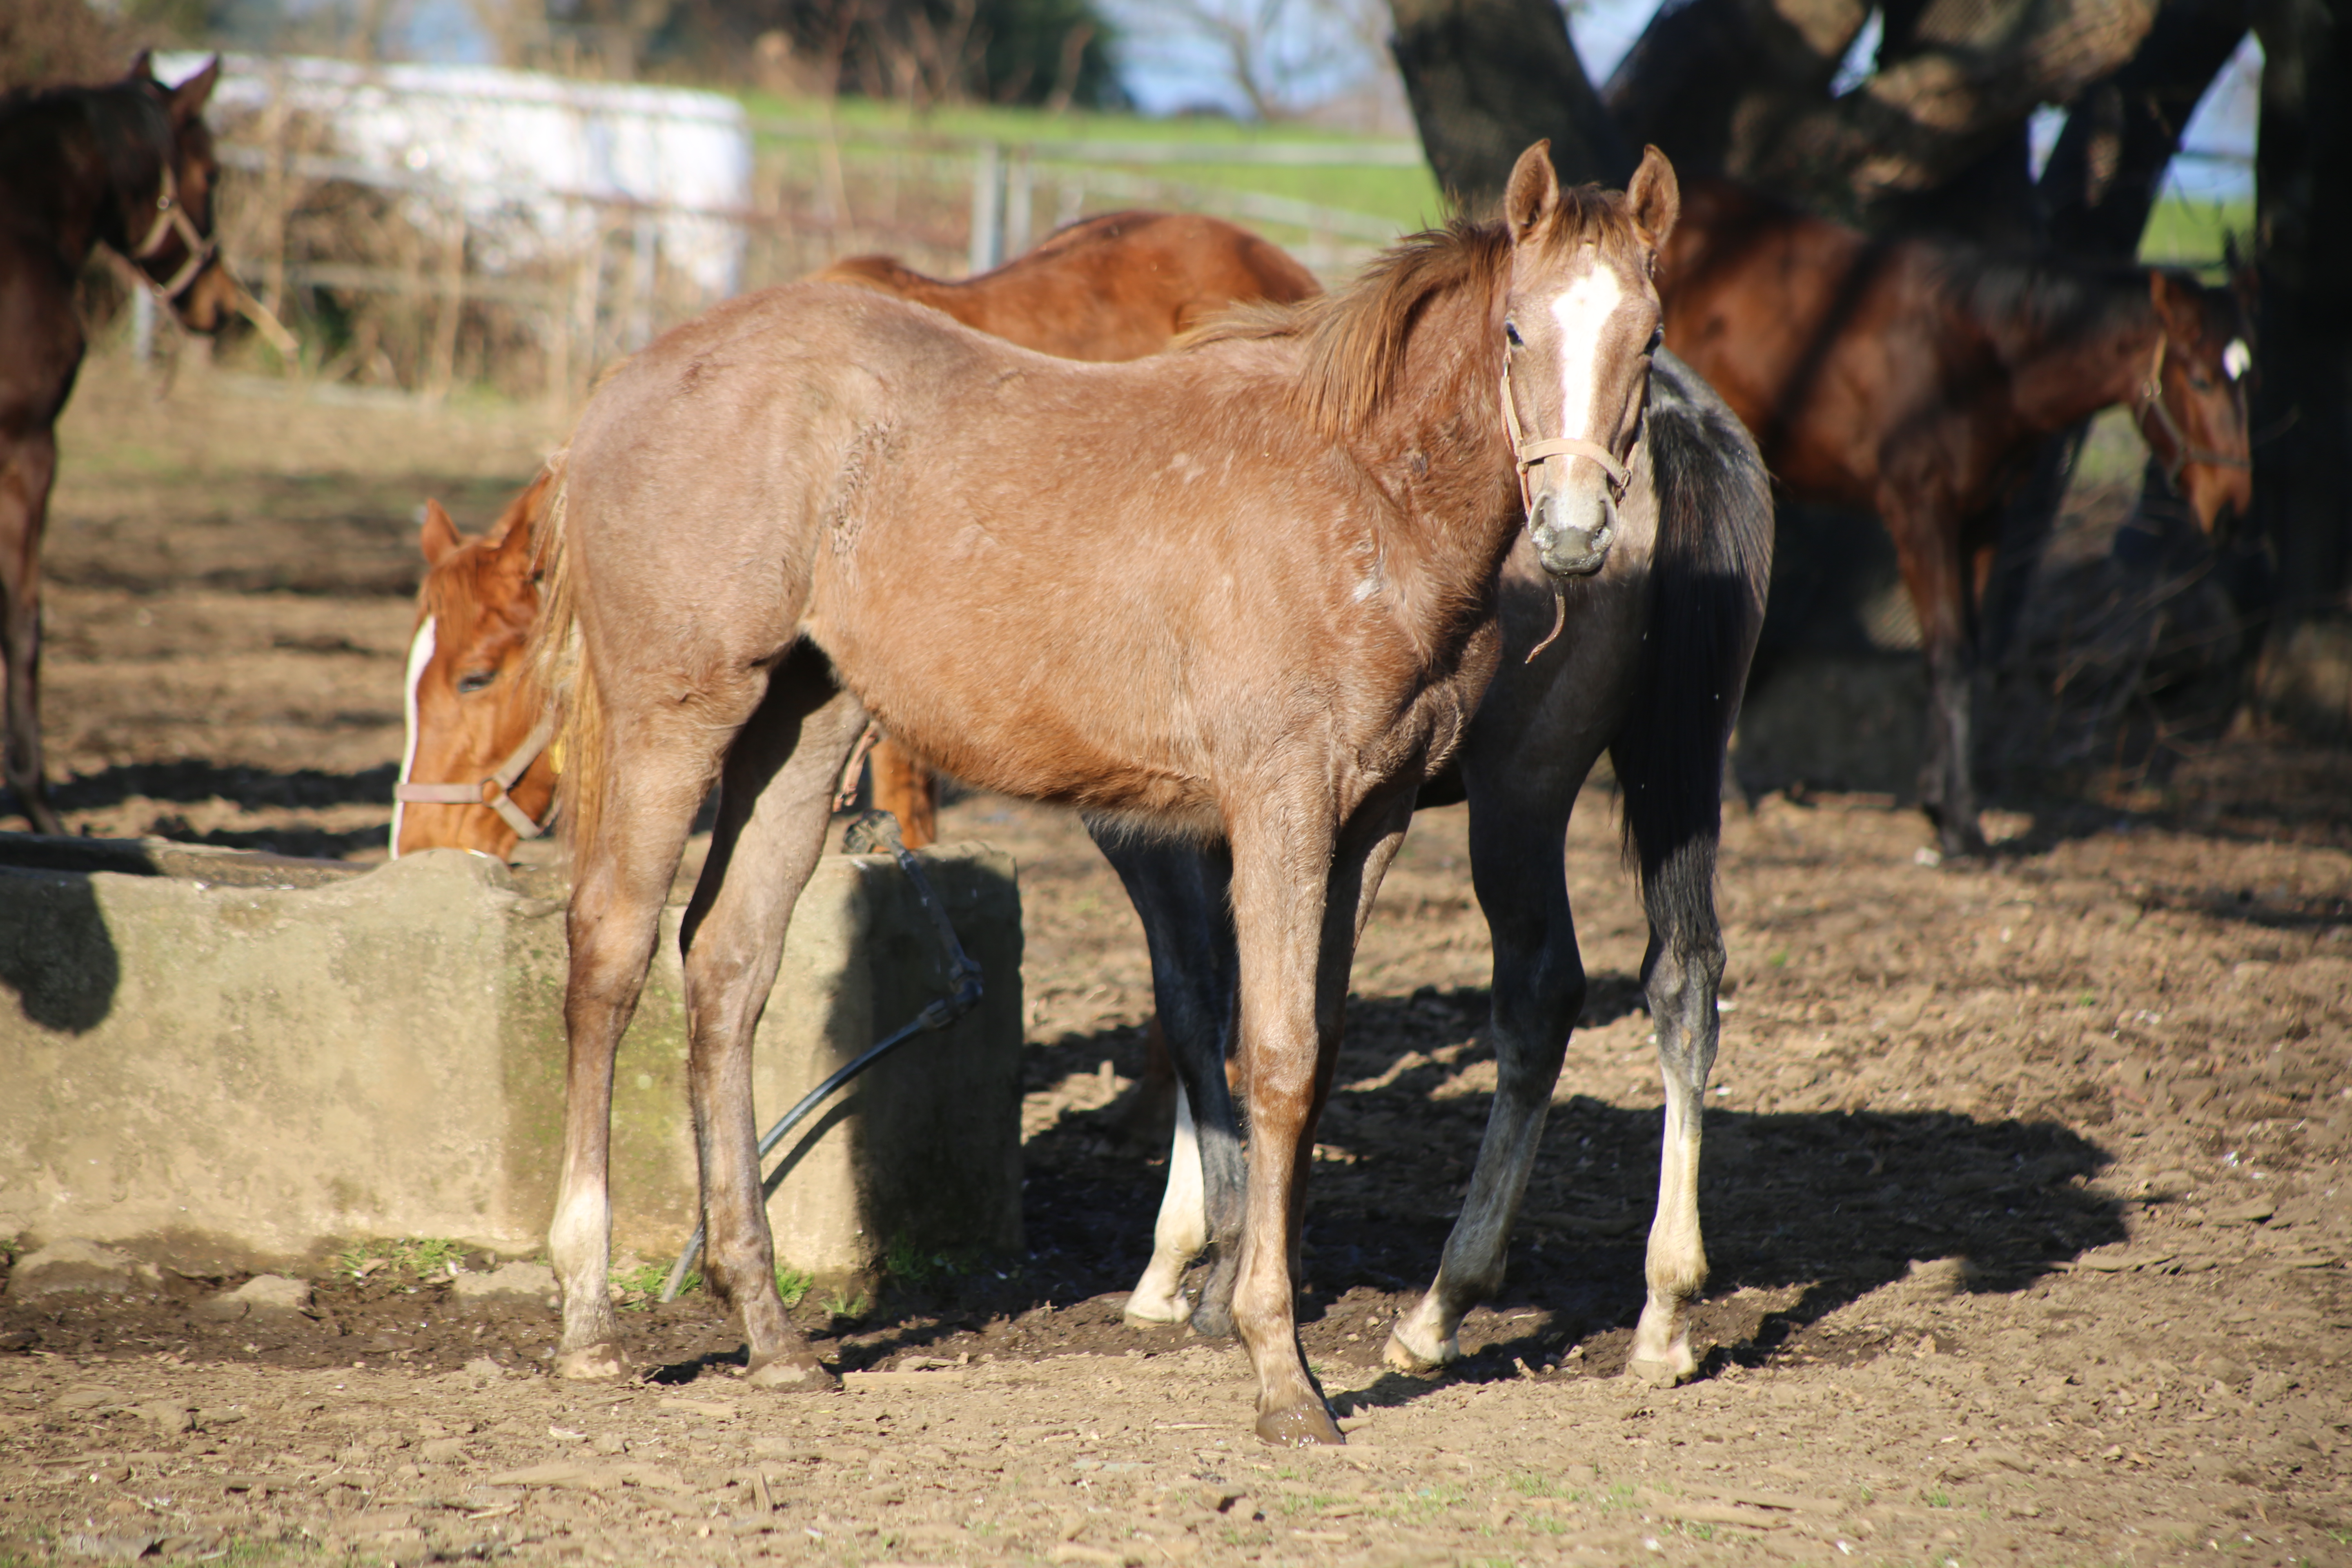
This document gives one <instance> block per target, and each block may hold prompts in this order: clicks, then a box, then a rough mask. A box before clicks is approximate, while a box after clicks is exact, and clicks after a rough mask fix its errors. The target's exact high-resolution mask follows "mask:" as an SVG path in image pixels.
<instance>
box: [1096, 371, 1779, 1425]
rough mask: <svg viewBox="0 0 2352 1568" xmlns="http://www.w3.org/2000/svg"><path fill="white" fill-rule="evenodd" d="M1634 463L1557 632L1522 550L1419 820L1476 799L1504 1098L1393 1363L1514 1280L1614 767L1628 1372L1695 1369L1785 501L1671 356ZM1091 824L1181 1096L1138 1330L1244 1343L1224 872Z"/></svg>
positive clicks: (1444, 1344)
mask: <svg viewBox="0 0 2352 1568" xmlns="http://www.w3.org/2000/svg"><path fill="white" fill-rule="evenodd" d="M1630 468H1631V472H1630V475H1629V482H1628V483H1627V485H1626V487H1625V489H1624V493H1623V494H1622V496H1621V497H1620V498H1619V500H1618V502H1617V509H1616V535H1615V542H1613V543H1612V545H1611V547H1610V552H1609V560H1608V563H1607V564H1606V565H1604V566H1603V567H1602V568H1601V570H1600V571H1599V572H1598V573H1596V574H1592V575H1591V576H1589V577H1585V578H1582V579H1580V580H1577V581H1574V582H1571V583H1569V584H1564V585H1561V586H1562V588H1563V591H1564V594H1565V598H1566V613H1565V616H1564V619H1563V622H1562V626H1561V628H1560V629H1559V635H1558V636H1557V637H1554V636H1552V635H1551V634H1552V629H1553V622H1554V616H1555V613H1556V612H1555V608H1554V604H1553V597H1552V595H1553V589H1554V587H1555V584H1554V582H1553V580H1552V579H1550V578H1549V574H1546V573H1545V571H1544V570H1543V568H1542V566H1541V564H1540V563H1539V562H1538V559H1537V556H1536V552H1534V550H1533V549H1532V548H1531V547H1530V545H1529V543H1528V541H1526V540H1524V539H1523V540H1521V541H1519V542H1517V544H1516V545H1515V546H1514V548H1513V549H1512V552H1511V554H1510V556H1509V558H1508V560H1507V562H1506V563H1505V564H1504V567H1503V576H1502V619H1501V626H1502V633H1503V658H1502V664H1501V667H1500V668H1499V670H1498V671H1497V673H1496V677H1495V679H1494V682H1493V684H1491V685H1489V686H1488V687H1487V688H1486V698H1485V700H1484V701H1482V702H1481V703H1480V705H1479V708H1478V711H1477V715H1476V717H1475V719H1473V720H1472V721H1471V723H1470V728H1469V731H1468V733H1467V734H1466V735H1465V737H1464V740H1463V742H1462V749H1461V751H1460V752H1459V753H1458V754H1457V756H1456V758H1455V761H1454V765H1453V767H1452V768H1451V769H1449V770H1448V772H1447V773H1445V774H1444V775H1442V776H1441V777H1439V778H1437V779H1435V780H1433V781H1432V782H1431V783H1430V784H1427V785H1425V786H1424V787H1423V790H1422V792H1421V796H1420V801H1419V804H1421V805H1448V804H1451V803H1452V802H1454V801H1456V800H1461V799H1465V798H1466V799H1467V800H1468V802H1469V809H1470V863H1471V876H1472V882H1473V885H1474V887H1475V889H1476V891H1477V895H1478V902H1479V906H1480V908H1481V910H1482V911H1483V912H1484V913H1485V915H1486V923H1487V929H1488V931H1489V932H1490V934H1491V937H1492V941H1493V946H1494V985H1493V998H1494V1000H1493V1014H1492V1016H1491V1018H1490V1020H1489V1023H1488V1026H1487V1038H1488V1039H1489V1040H1490V1041H1491V1042H1492V1043H1493V1045H1494V1047H1495V1056H1496V1074H1497V1081H1496V1090H1495V1098H1494V1102H1493V1106H1492V1108H1491V1110H1490V1111H1489V1112H1488V1118H1487V1125H1486V1137H1485V1140H1484V1142H1482V1143H1481V1145H1480V1147H1479V1152H1478V1163H1477V1166H1476V1168H1475V1171H1474V1172H1473V1173H1472V1176H1471V1181H1470V1191H1469V1194H1468V1196H1467V1197H1466V1198H1465V1201H1464V1203H1463V1206H1462V1212H1461V1214H1460V1215H1459V1216H1458V1217H1457V1218H1456V1220H1455V1222H1454V1230H1453V1233H1452V1234H1451V1236H1449V1237H1448V1238H1447V1240H1446V1244H1445V1250H1444V1259H1443V1261H1442V1262H1441V1264H1440V1266H1439V1268H1438V1272H1437V1277H1436V1279H1435V1281H1434V1282H1433V1284H1432V1285H1431V1286H1430V1288H1429V1289H1428V1291H1427V1292H1426V1293H1425V1294H1424V1295H1423V1298H1422V1300H1420V1302H1419V1303H1417V1304H1416V1305H1415V1306H1414V1307H1413V1308H1412V1310H1410V1311H1408V1312H1407V1313H1405V1314H1404V1316H1403V1317H1402V1318H1401V1319H1400V1320H1399V1321H1397V1323H1396V1325H1395V1327H1394V1329H1393V1330H1392V1331H1391V1334H1390V1337H1389V1342H1388V1344H1387V1347H1386V1354H1387V1359H1388V1361H1389V1363H1390V1364H1391V1365H1393V1366H1395V1367H1397V1368H1399V1369H1400V1370H1403V1371H1408V1372H1428V1371H1432V1370H1433V1369H1435V1368H1437V1367H1439V1366H1442V1365H1444V1364H1445V1363H1449V1362H1452V1361H1454V1360H1456V1359H1458V1357H1459V1356H1460V1354H1461V1347H1460V1343H1459V1341H1458V1339H1457V1337H1456V1336H1457V1331H1458V1330H1459V1329H1460V1327H1461V1323H1462V1320H1463V1317H1464V1316H1465V1314H1466V1313H1467V1312H1468V1311H1469V1310H1470V1308H1471V1307H1473V1306H1474V1305H1475V1304H1476V1303H1477V1302H1478V1301H1479V1300H1483V1299H1485V1298H1486V1297H1489V1296H1491V1295H1492V1294H1493V1293H1494V1292H1495V1291H1496V1289H1499V1288H1500V1287H1501V1285H1502V1282H1503V1267H1504V1258H1505V1254H1506V1251H1507V1247H1508V1245H1509V1241H1510V1233H1511V1227H1512V1224H1513V1221H1514V1218H1515V1216H1516V1215H1517V1211H1518V1205H1519V1201H1520V1198H1521V1197H1522V1196H1523V1194H1525V1193H1526V1191H1527V1183H1528V1174H1529V1173H1530V1171H1531V1169H1532V1167H1533V1165H1534V1162H1535V1156H1536V1152H1537V1149H1538V1145H1539V1144H1540V1143H1541V1142H1542V1138H1543V1129H1544V1122H1545V1120H1546V1118H1547V1116H1548V1115H1549V1110H1550V1107H1551V1095H1552V1089H1553V1087H1554V1086H1555V1085H1556V1084H1557V1083H1558V1082H1559V1071H1560V1063H1561V1061H1562V1058H1564V1056H1565V1055H1566V1052H1567V1048H1568V1037H1569V1032H1570V1029H1572V1028H1573V1027H1574V1026H1575V1024H1576V1020H1577V1018H1578V1017H1579V1016H1580V1015H1581V1014H1582V1012H1583V1009H1584V996H1585V981H1584V966H1583V963H1582V960H1581V959H1580V956H1579V953H1578V951H1577V942H1576V924H1575V919H1574V915H1573V912H1572V911H1571V910H1570V906H1569V899H1568V887H1567V879H1566V877H1565V874H1564V868H1563V866H1562V856H1561V853H1560V849H1561V843H1562V840H1563V839H1564V838H1565V837H1566V835H1567V831H1568V820H1569V815H1570V811H1571V810H1572V809H1573V808H1574V806H1575V804H1576V798H1577V795H1578V793H1579V791H1580V790H1581V789H1582V787H1583V784H1584V780H1585V778H1586V776H1587V775H1588V774H1589V773H1591V769H1592V765H1593V763H1594V762H1595V761H1597V760H1598V758H1599V757H1600V754H1601V752H1602V751H1603V750H1604V749H1606V750H1607V751H1608V752H1610V755H1611V760H1612V763H1613V765H1614V768H1615V772H1616V776H1617V783H1618V786H1619V789H1620V791H1621V792H1622V801H1623V804H1624V814H1625V830H1626V833H1627V836H1628V838H1629V839H1630V847H1631V848H1632V849H1633V858H1634V861H1635V863H1636V865H1637V867H1638V868H1639V870H1640V875H1641V886H1642V899H1643V909H1644V912H1645V913H1646V914H1647V916H1648V918H1649V924H1650V943H1649V952H1648V953H1647V955H1646V956H1645V957H1644V959H1643V966H1642V979H1643V985H1644V987H1645V989H1646V990H1647V992H1648V995H1649V1005H1650V1016H1651V1019H1652V1021H1653V1022H1654V1024H1655V1026H1656V1028H1657V1044H1658V1059H1659V1065H1660V1068H1661V1069H1662V1072H1663V1075H1664V1080H1665V1126H1664V1141H1663V1144H1662V1153H1661V1163H1660V1168H1659V1181H1658V1202H1657V1209H1656V1213H1655V1216H1654V1220H1653V1222H1652V1226H1651V1230H1650V1247H1649V1257H1648V1259H1647V1264H1646V1268H1645V1272H1646V1274H1647V1277H1648V1300H1646V1302H1645V1303H1644V1305H1643V1311H1642V1316H1641V1321H1640V1323H1639V1326H1638V1327H1637V1329H1636V1331H1635V1335H1634V1343H1633V1356H1632V1358H1631V1360H1630V1362H1629V1363H1628V1371H1630V1372H1631V1373H1633V1374H1634V1375H1636V1376H1639V1377H1642V1378H1644V1379H1647V1380H1648V1381H1651V1382H1654V1383H1659V1384H1669V1383H1678V1382H1680V1381H1682V1380H1684V1379H1685V1378H1687V1377H1690V1376H1691V1375H1693V1374H1694V1373H1696V1371H1697V1369H1698V1363H1697V1358H1696V1354H1695V1353H1694V1352H1693V1351H1692V1349H1691V1344H1690V1334H1689V1316H1688V1307H1689V1303H1690V1302H1691V1301H1693V1300H1696V1297H1697V1294H1698V1291H1699V1289H1701V1287H1702V1286H1704V1285H1705V1283H1706V1248H1705V1246H1704V1244H1703V1242H1702V1239H1701V1236H1700V1229H1699V1215H1698V1168H1699V1131H1700V1113H1701V1111H1702V1110H1703V1108H1704V1105H1705V1100H1706V1082H1707V1076H1708V1074H1709V1072H1710V1071H1711V1070H1712V1068H1713V1067H1714V1063H1715V1053H1716V1040H1717V1015H1716V992H1717V984H1718V982H1719V981H1720V980H1721V978H1722V974H1723V964H1724V947H1723V934H1722V929H1721V927H1720V926H1719V925H1718V923H1717V918H1716V910H1715V861H1716V848H1717V840H1718V837H1719V836H1720V832H1721V794H1722V782H1723V760H1724V752H1725V750H1726V747H1727V744H1728V742H1729V741H1730V737H1731V727H1732V723H1733V721H1734V720H1735V719H1736V717H1737V716H1738V706H1739V699H1740V694H1741V692H1742V691H1743V690H1744V689H1745V687H1746V685H1747V679H1748V661H1749V659H1750V658H1752V657H1753V655H1754V653H1755V649H1756V638H1757V633H1758V631H1759V629H1760V628H1761V626H1762V625H1763V618H1764V597H1765V590H1766V587H1767V584H1768V581H1769V576H1770V571H1771V549H1772V499H1771V491H1770V487H1769V481H1768V479H1767V477H1766V474H1765V470H1764V465H1763V461H1762V459H1761V458H1760V457H1759V455H1758V453H1757V449H1756V444H1755V442H1754V440H1753V439H1751V438H1750V437H1749V436H1748V432H1747V431H1746V430H1744V429H1742V428H1741V426H1740V424H1739V421H1738V418H1737V416H1734V415H1733V413H1732V412H1731V410H1730V409H1729V408H1728V407H1727V406H1726V405H1725V404H1724V403H1723V400H1722V399H1721V398H1719V397H1717V395H1715V394H1714V392H1713V391H1712V390H1711V389H1710V388H1709V387H1708V386H1707V384H1706V383H1705V382H1704V381H1702V380H1700V379H1699V377H1698V376H1697V375H1696V374H1695V373H1694V372H1693V371H1692V370H1691V368H1690V367H1689V366H1688V365H1686V364H1684V363H1682V362H1681V361H1679V360H1677V359H1676V358H1675V356H1674V355H1673V354H1672V353H1665V352H1663V351H1662V352H1660V353H1658V355H1657V357H1656V361H1655V363H1654V365H1653V367H1652V370H1651V375H1650V391H1649V405H1648V408H1647V409H1646V411H1645V412H1644V413H1643V417H1642V439H1641V441H1640V443H1639V444H1638V445H1637V447H1635V449H1634V455H1633V458H1632V461H1631V464H1630ZM1090 826H1095V827H1096V829H1097V832H1096V837H1097V842H1098V843H1100V844H1101V845H1102V847H1103V850H1104V853H1105V854H1106V855H1107V856H1108V857H1109V858H1110V860H1111V863H1112V864H1113V866H1114V867H1116V868H1117V869H1118V872H1119V875H1120V877H1121V879H1123V880H1124V881H1125V883H1126V885H1127V889H1128V892H1129V896H1130V898H1132V900H1134V903H1135V906H1136V910H1137V911H1138V912H1139V914H1140V915H1141V916H1142V919H1143V923H1144V931H1145V936H1146V940H1147V941H1148V942H1149V943H1150V950H1151V958H1152V984H1153V987H1154V991H1155V994H1156V1000H1157V1004H1158V1016H1159V1020H1160V1026H1161V1027H1162V1028H1163V1029H1164V1030H1165V1032H1166V1035H1167V1038H1168V1040H1169V1054H1170V1057H1171V1062H1172V1065H1173V1067H1174V1069H1175V1073H1176V1076H1177V1080H1178V1081H1177V1099H1176V1112H1177V1127H1176V1137H1175V1144H1174V1148H1173V1150H1172V1152H1171V1156H1170V1159H1169V1166H1168V1169H1169V1183H1168V1190H1167V1193H1166V1195H1165V1197H1164V1198H1163V1200H1162V1203H1161V1205H1160V1218H1159V1223H1158V1226H1157V1227H1156V1229H1155V1233H1154V1237H1153V1248H1152V1257H1151V1261H1150V1265H1149V1266H1147V1267H1146V1268H1145V1270H1144V1272H1143V1276H1142V1278H1141V1279H1140V1280H1139V1282H1138V1283H1137V1285H1136V1288H1135V1290H1134V1292H1133V1293H1132V1294H1131V1295H1130V1296H1129V1300H1128V1305H1127V1318H1128V1321H1130V1322H1133V1323H1137V1324H1156V1323H1173V1322H1183V1321H1190V1322H1191V1324H1192V1328H1193V1329H1194V1330H1195V1331H1199V1332H1202V1333H1203V1334H1209V1335H1223V1334H1229V1333H1231V1332H1232V1331H1233V1318H1232V1311H1231V1307H1230V1300H1231V1296H1232V1291H1233V1289H1234V1264H1235V1262H1236V1260H1237V1250H1236V1245H1235V1244H1236V1242H1237V1241H1238V1239H1239V1237H1238V1231H1239V1226H1240V1218H1241V1208H1242V1193H1243V1188H1244V1180H1245V1177H1244V1160H1243V1155H1242V1142H1241V1131H1240V1128H1239V1126H1238V1125H1237V1121H1236V1118H1235V1115H1234V1104H1233V1100H1232V1097H1231V1095H1230V1094H1229V1092H1228V1089H1227V1075H1226V1072H1225V1070H1224V1059H1225V1056H1226V1035H1227V1032H1228V1025H1229V1019H1230V1009H1231V1004H1232V995H1233V976H1234V953H1233V947H1234V937H1233V928H1232V926H1231V924H1230V923H1229V922H1228V921H1226V919H1225V917H1224V909H1225V902H1226V897H1227V883H1228V881H1229V879H1230V875H1231V868H1230V863H1229V862H1228V861H1227V860H1226V859H1225V858H1223V857H1222V856H1221V855H1217V854H1214V853H1204V852H1202V851H1201V850H1199V849H1196V848H1193V847H1190V846H1182V845H1169V844H1153V843H1145V842H1138V841H1136V840H1134V839H1133V838H1132V837H1131V836H1122V835H1121V834H1119V833H1118V828H1117V825H1116V824H1108V823H1106V824H1090ZM1204 1253H1206V1254H1208V1255H1209V1256H1210V1258H1211V1260H1212V1266H1211V1268H1210V1272H1209V1276H1208V1278H1207V1279H1206V1281H1205V1282H1204V1283H1203V1285H1202V1288H1201V1290H1200V1293H1199V1297H1198V1300H1197V1302H1195V1301H1193V1300H1188V1299H1187V1297H1186V1295H1185V1293H1184V1291H1183V1289H1182V1282H1183V1279H1184V1277H1185V1274H1186V1271H1187V1270H1188V1269H1189V1268H1191V1266H1192V1263H1193V1262H1194V1261H1195V1260H1196V1259H1197V1258H1200V1257H1201V1256H1202V1254H1204Z"/></svg>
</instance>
